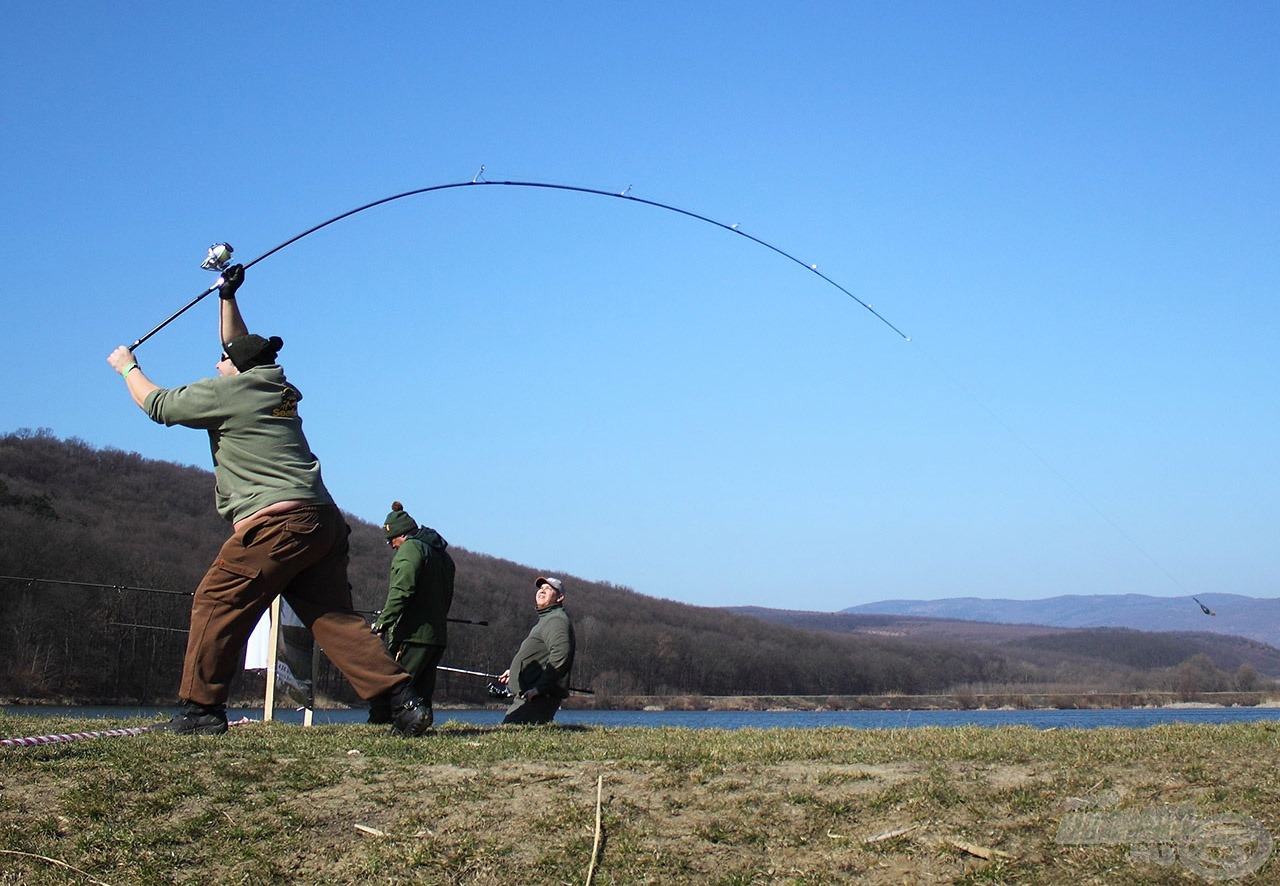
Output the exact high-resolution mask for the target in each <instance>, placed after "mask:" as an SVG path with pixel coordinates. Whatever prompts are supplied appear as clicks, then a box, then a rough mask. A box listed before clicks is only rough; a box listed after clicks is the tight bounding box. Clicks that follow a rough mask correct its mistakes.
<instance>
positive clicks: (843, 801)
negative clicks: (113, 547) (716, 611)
mask: <svg viewBox="0 0 1280 886" xmlns="http://www.w3.org/2000/svg"><path fill="white" fill-rule="evenodd" d="M120 725H136V723H122V722H112V723H107V724H105V726H102V727H97V728H109V727H111V726H120ZM83 728H85V724H84V722H83V721H65V720H64V721H58V720H51V719H35V718H26V717H23V718H14V717H5V716H3V715H0V735H10V736H11V735H26V734H34V733H37V732H57V731H63V730H70V729H83ZM1278 763H1280V727H1277V726H1276V725H1273V724H1270V723H1261V724H1247V725H1233V726H1188V725H1176V726H1160V727H1154V728H1151V729H1143V730H1122V729H1098V730H1083V731H1082V730H1063V731H1048V732H1044V731H1035V730H1032V729H1027V728H1021V727H1012V728H1000V729H983V728H978V727H960V728H946V729H943V728H924V729H907V730H855V729H812V730H781V729H778V730H737V731H720V730H681V729H641V728H627V729H604V728H571V727H562V726H561V727H549V728H533V729H527V728H526V729H500V728H475V727H468V726H462V725H460V724H453V725H446V726H445V727H444V728H442V729H441V730H439V731H438V732H437V733H436V734H434V735H432V736H429V737H427V738H424V739H421V740H417V741H404V740H398V739H393V738H391V737H388V736H386V735H384V734H383V733H382V731H381V730H378V729H375V728H374V727H369V726H325V727H318V728H313V729H309V730H304V729H302V728H300V727H296V726H288V725H285V724H266V725H264V724H255V725H251V726H245V727H237V728H236V729H233V730H232V731H231V733H230V734H228V735H227V736H223V737H195V738H186V737H174V736H165V735H161V734H146V735H141V736H136V737H121V738H107V739H96V740H88V741H80V742H75V743H71V744H65V745H49V746H41V747H32V748H16V749H4V750H0V852H3V853H4V854H3V855H0V883H24V884H55V883H56V884H66V883H73V882H75V883H82V882H83V883H87V882H92V881H94V880H96V881H100V882H103V883H109V884H113V886H116V884H125V883H130V884H131V883H148V884H150V883H211V882H212V883H276V882H280V883H284V882H291V883H292V882H315V883H319V882H324V883H329V884H345V883H403V882H418V883H442V884H444V883H476V884H490V883H493V884H499V883H501V884H506V883H512V884H515V883H520V884H530V883H538V884H543V883H583V882H585V878H586V875H587V871H588V868H589V866H590V864H591V860H592V858H593V853H595V854H596V856H597V862H596V866H595V869H594V870H593V872H592V875H593V883H594V884H596V886H601V884H620V883H627V884H633V883H654V884H658V883H662V884H667V883H681V882H699V883H708V884H747V883H795V884H802V883H803V884H816V883H848V882H860V883H872V884H875V883H904V882H905V883H923V884H929V883H962V884H964V883H1020V884H1021V883H1030V884H1036V883H1044V884H1050V883H1052V884H1060V883H1064V882H1070V883H1073V884H1090V883H1097V884H1103V883H1105V884H1117V883H1121V884H1123V883H1190V882H1203V881H1204V880H1205V879H1207V877H1206V873H1205V872H1206V871H1208V876H1213V875H1214V871H1215V870H1216V871H1217V872H1218V873H1222V872H1223V871H1226V872H1227V873H1243V874H1244V876H1243V877H1241V878H1240V879H1239V880H1238V882H1244V883H1249V882H1257V883H1262V882H1274V879H1273V878H1274V877H1275V876H1276V875H1275V870H1274V868H1275V864H1276V862H1274V861H1266V858H1265V857H1264V858H1263V859H1262V860H1263V861H1264V862H1265V863H1264V864H1262V865H1261V866H1260V867H1259V866H1258V864H1257V861H1258V859H1257V858H1253V859H1249V858H1246V857H1245V855H1247V853H1245V855H1241V850H1240V846H1239V845H1238V844H1239V843H1240V841H1241V839H1243V837H1242V836H1241V834H1240V827H1239V825H1240V823H1241V822H1246V823H1252V825H1251V826H1252V827H1253V831H1250V832H1249V833H1248V834H1245V836H1248V835H1249V834H1252V835H1253V836H1254V837H1257V835H1258V833H1263V834H1267V833H1273V832H1276V831H1277V828H1278V827H1280V821H1278V819H1277V815H1278V814H1277V812H1276V810H1277V809H1280V776H1278V775H1277V772H1280V766H1278V765H1277V764H1278ZM601 779H602V780H603V787H602V791H601V794H600V798H599V806H598V807H597V786H598V784H599V780H601ZM1164 810H1182V812H1181V813H1180V815H1181V817H1180V818H1176V822H1178V827H1180V828H1181V829H1182V830H1180V831H1178V832H1177V833H1174V832H1171V831H1167V832H1164V833H1154V834H1152V833H1147V832H1142V833H1139V831H1140V830H1141V828H1138V829H1137V830H1135V822H1136V823H1138V824H1141V823H1143V822H1144V821H1146V820H1147V818H1150V817H1151V816H1153V815H1157V814H1163V811H1164ZM597 813H598V814H599V816H600V820H599V829H598V833H599V845H597ZM1229 814H1230V815H1235V816H1237V817H1238V820H1237V821H1236V825H1235V830H1234V831H1233V830H1230V828H1231V826H1232V825H1231V822H1225V821H1224V819H1223V817H1224V816H1227V815H1229ZM1081 815H1094V816H1101V818H1100V819H1098V820H1101V821H1104V824H1106V823H1108V822H1109V824H1106V827H1111V831H1108V832H1106V833H1103V835H1102V836H1103V837H1104V838H1106V837H1107V836H1108V834H1109V835H1110V839H1109V840H1108V839H1102V840H1100V841H1098V842H1096V843H1090V844H1084V843H1080V842H1079V841H1076V842H1074V843H1071V842H1064V841H1062V840H1061V839H1059V837H1060V833H1059V828H1060V827H1061V826H1062V824H1063V822H1064V821H1076V822H1079V821H1082V820H1084V819H1079V818H1075V819H1072V818H1071V817H1072V816H1081ZM1108 816H1110V818H1108ZM1144 816H1146V818H1144ZM1215 822H1216V825H1215ZM1202 824H1203V827H1201V825H1202ZM1213 826H1216V827H1217V828H1218V831H1217V839H1218V843H1222V842H1224V841H1227V842H1230V841H1229V840H1228V839H1227V838H1230V839H1233V840H1235V843H1234V844H1232V845H1231V846H1225V847H1224V846H1219V845H1217V844H1214V843H1213V839H1211V838H1212V837H1213V833H1211V832H1210V831H1211V828H1212V827H1213ZM1198 827H1200V828H1201V830H1203V831H1204V833H1203V834H1202V833H1201V832H1200V831H1197V828H1198ZM1125 828H1128V830H1125ZM1149 830H1150V828H1148V831H1149ZM1104 831H1105V827H1104ZM1144 834H1145V835H1144ZM1206 835H1207V836H1206ZM1224 835H1225V836H1224ZM1197 841H1199V842H1197ZM1206 841H1208V842H1206ZM1206 846H1208V848H1206ZM1246 848H1247V847H1246ZM1263 848H1267V849H1268V852H1269V847H1263ZM1253 849H1254V851H1255V855H1256V854H1257V853H1258V851H1259V847H1257V846H1255V847H1253ZM1233 851H1234V852H1235V853H1236V854H1235V855H1232V854H1231V853H1232V852H1233ZM1214 865H1216V866H1217V867H1216V868H1215V867H1214ZM1231 865H1235V867H1234V868H1232V867H1231ZM1250 865H1252V868H1251V869H1250V870H1248V871H1245V868H1246V867H1248V866H1250ZM65 866H71V867H73V868H76V869H79V871H81V872H83V873H82V874H76V873H74V872H72V871H69V870H68V868H67V867H65ZM1197 866H1198V868H1197Z"/></svg>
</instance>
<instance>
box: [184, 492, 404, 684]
mask: <svg viewBox="0 0 1280 886" xmlns="http://www.w3.org/2000/svg"><path fill="white" fill-rule="evenodd" d="M350 532H351V530H350V528H349V527H348V526H347V523H346V520H344V519H343V518H342V513H341V512H340V511H339V510H338V508H337V507H336V506H334V505H319V504H318V505H306V506H304V507H300V508H296V509H294V510H291V511H287V512H286V513H283V514H271V515H267V516H263V517H260V518H258V517H251V518H250V519H249V522H248V523H246V524H245V525H243V526H241V528H240V529H239V530H238V531H237V532H236V533H235V534H234V535H232V536H231V538H229V539H227V540H226V542H225V543H224V544H223V545H222V550H221V551H219V552H218V558H217V559H216V560H214V561H213V565H212V566H210V567H209V571H208V572H207V573H205V576H204V579H203V580H201V582H200V586H199V587H198V588H196V595H195V600H194V601H193V602H192V604H191V633H190V634H189V635H188V637H187V655H186V659H185V661H184V662H183V669H182V689H181V692H180V697H181V698H183V699H185V700H187V701H193V702H196V703H197V704H204V705H211V704H225V703H226V701H227V697H228V695H229V694H230V692H231V678H232V677H233V676H234V675H235V673H236V671H238V670H239V669H240V668H242V667H243V666H244V650H245V644H246V643H247V642H248V640H249V634H251V633H252V632H253V628H254V625H256V624H257V623H258V620H259V619H260V618H261V617H262V613H264V612H266V610H267V609H268V607H270V605H271V601H272V600H274V599H275V598H276V595H277V594H283V595H284V599H285V601H286V602H287V603H288V604H289V605H290V606H291V607H292V608H293V611H294V612H296V613H297V614H298V617H299V618H300V619H302V623H303V624H304V625H306V627H307V629H308V630H309V631H311V634H312V636H314V637H315V639H316V643H318V644H319V645H320V648H321V649H323V650H324V654H325V655H327V656H328V657H329V660H330V661H332V662H333V663H334V664H335V665H337V667H338V670H340V671H342V673H343V675H344V676H345V677H346V678H347V680H349V681H350V682H351V685H352V686H353V687H354V688H355V690H356V692H357V693H359V695H360V697H361V698H363V699H366V700H368V699H372V698H376V697H377V696H379V695H382V694H383V693H385V692H389V691H391V690H392V689H395V688H398V687H399V686H400V685H401V684H403V683H405V682H407V681H408V680H409V674H408V672H406V671H405V670H404V668H402V667H400V665H398V664H396V663H395V662H394V661H393V660H392V659H391V657H390V656H389V655H387V650H386V648H385V647H384V646H383V644H382V640H381V639H379V638H378V637H377V636H376V635H375V634H373V633H372V632H371V631H370V630H369V626H368V625H367V624H366V623H365V620H364V618H363V617H362V616H360V615H359V614H358V613H356V612H355V611H354V610H353V608H352V603H351V586H350V584H348V582H347V557H348V547H347V536H348V535H349V534H350Z"/></svg>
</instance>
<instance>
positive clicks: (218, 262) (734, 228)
mask: <svg viewBox="0 0 1280 886" xmlns="http://www.w3.org/2000/svg"><path fill="white" fill-rule="evenodd" d="M483 174H484V167H483V166H481V167H480V172H478V173H477V174H476V177H475V178H473V179H471V180H470V181H463V182H450V183H448V184H442V185H430V186H428V187H425V188H415V189H414V190H412V191H404V192H403V193H400V194H392V195H391V196H390V197H383V198H382V199H380V200H374V201H373V202H372V203H366V204H364V205H363V206H357V207H356V208H355V209H350V210H347V211H346V212H343V213H341V214H340V215H335V216H334V217H333V218H331V219H327V220H326V221H323V222H321V223H320V224H318V225H315V226H313V227H310V228H307V229H306V230H305V231H303V232H302V233H300V234H296V235H294V236H293V237H290V238H289V239H288V240H285V241H284V242H283V243H281V244H279V245H278V246H274V247H272V248H271V249H268V250H267V251H266V252H264V253H262V255H260V256H258V257H257V258H255V259H253V260H251V261H248V262H245V263H244V267H245V269H246V270H248V269H249V268H251V267H253V266H254V265H256V264H257V263H258V262H260V261H262V260H263V259H265V258H268V257H270V256H272V255H275V254H276V253H277V252H279V251H280V250H282V249H284V248H285V247H287V246H290V245H292V244H294V243H297V242H298V241H299V240H301V239H302V238H303V237H306V236H308V235H310V234H314V233H315V232H316V231H319V230H320V229H321V228H327V227H328V226H329V225H331V224H334V223H335V222H340V221H342V220H343V219H345V218H350V217H351V216H353V215H358V214H359V213H361V212H364V211H365V210H366V209H372V208H374V207H375V206H381V205H383V204H384V203H391V202H393V201H395V200H403V199H404V198H406V197H416V196H418V195H419V194H429V193H431V192H433V191H447V190H452V189H456V188H539V189H542V190H548V191H561V192H568V193H575V194H591V195H594V196H598V197H612V198H613V199H615V200H625V201H627V202H630V203H640V204H643V205H645V206H652V207H653V208H655V209H664V210H666V211H668V212H674V213H677V214H679V215H683V216H686V217H688V218H692V219H695V220H697V221H701V222H705V223H707V224H709V225H715V226H716V227H717V228H722V229H724V230H726V231H728V232H729V233H731V234H737V235H738V236H739V237H746V238H747V239H748V240H750V241H751V242H753V243H756V244H758V245H760V246H763V247H765V248H766V249H769V250H771V251H773V252H775V253H777V254H778V255H780V256H782V257H783V258H786V259H789V260H790V261H793V262H795V263H796V264H798V265H799V266H800V267H802V268H804V269H805V270H806V271H809V272H810V273H812V274H815V275H817V276H818V277H820V278H822V279H823V280H824V281H826V282H827V283H829V284H830V285H832V286H834V287H835V288H836V289H838V290H840V291H841V292H843V293H844V294H845V295H847V296H848V297H849V298H851V299H853V300H854V301H856V302H857V303H858V304H860V305H861V306H862V307H863V308H865V309H866V310H867V311H869V312H870V313H871V314H872V316H874V317H875V318H876V319H877V320H879V321H880V322H881V323H883V324H884V325H885V326H887V327H889V328H890V329H892V330H893V331H894V332H895V333H896V334H897V335H898V337H900V338H902V339H903V340H904V341H908V342H909V341H911V338H910V337H909V336H908V335H907V334H906V333H904V332H903V331H902V330H901V329H899V328H898V327H896V326H894V325H893V324H892V323H890V322H889V320H888V319H886V318H885V317H884V316H883V315H881V314H880V313H879V312H878V311H876V310H875V308H873V307H872V306H871V305H869V304H867V303H866V302H865V301H863V300H862V299H860V298H858V297H857V296H856V295H854V294H853V293H852V292H850V291H849V290H848V289H846V288H845V287H844V286H841V285H840V284H839V283H837V282H836V281H835V280H833V279H831V278H830V277H828V276H827V275H826V274H824V273H822V272H821V271H819V270H818V266H817V265H816V264H810V263H806V262H803V261H801V260H800V259H798V258H796V257H795V256H794V255H792V254H791V253H790V252H787V251H785V250H783V249H780V248H779V247H777V246H774V245H773V244H772V243H768V242H766V241H765V240H762V239H760V238H759V237H756V236H754V235H753V234H748V233H747V232H746V231H744V230H742V229H741V227H739V225H737V224H732V225H729V224H725V223H724V222H720V221H716V220H715V219H713V218H709V217H707V216H705V215H701V214H699V213H697V212H693V211H691V210H688V209H681V208H680V207H678V206H672V205H671V204H669V203H661V202H659V201H657V200H646V199H645V198H643V197H636V196H634V195H633V194H632V193H631V187H630V186H628V187H627V188H626V189H625V190H623V191H621V192H614V191H605V190H600V189H598V188H584V187H579V186H577V185H562V184H556V183H554V182H536V181H487V180H486V179H483V178H481V176H482V175H483ZM233 251H234V250H233V249H232V248H231V245H230V244H229V243H215V244H213V245H212V246H210V247H209V252H208V255H206V256H205V259H204V261H202V262H201V263H200V267H202V268H204V269H205V270H209V271H217V272H218V273H219V276H218V280H217V282H216V283H214V284H213V285H212V286H210V287H208V288H207V289H205V290H204V291H203V292H201V293H200V294H199V295H197V296H196V297H195V298H193V299H192V300H191V301H189V302H187V303H186V304H185V305H183V306H182V307H181V308H179V309H178V310H177V311H175V312H174V313H173V314H171V315H169V317H167V318H166V319H165V320H164V321H163V322H162V323H160V324H159V325H158V326H156V327H155V328H154V329H152V330H151V331H150V332H148V333H147V334H146V335H144V336H142V337H141V338H139V339H138V340H137V341H135V342H134V343H133V344H131V345H129V350H130V351H132V350H134V349H136V348H137V347H138V346H139V345H141V344H142V343H143V342H145V341H146V340H147V339H149V338H151V337H152V336H153V335H155V334H156V333H157V332H159V331H160V330H161V329H164V328H165V327H166V326H168V325H169V324H170V323H172V322H173V321H174V320H176V319H178V317H180V316H182V315H183V314H184V313H186V312H187V311H188V310H190V309H191V308H192V307H194V306H195V305H196V304H197V303H198V302H199V301H200V300H201V299H203V298H204V297H205V296H207V295H209V294H210V293H212V292H217V291H218V289H219V288H220V287H221V286H222V284H223V278H222V276H221V272H222V271H224V270H226V269H227V268H228V267H229V266H230V265H231V255H232V252H233Z"/></svg>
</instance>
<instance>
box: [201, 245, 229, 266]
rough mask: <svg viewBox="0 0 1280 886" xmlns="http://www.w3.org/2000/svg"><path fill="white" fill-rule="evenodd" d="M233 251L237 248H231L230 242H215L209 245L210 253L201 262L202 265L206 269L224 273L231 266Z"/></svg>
mask: <svg viewBox="0 0 1280 886" xmlns="http://www.w3.org/2000/svg"><path fill="white" fill-rule="evenodd" d="M233 252H235V250H234V249H232V248H231V244H230V243H215V244H213V245H212V246H210V247H209V254H208V255H206V256H205V257H204V261H202V262H200V267H202V268H204V269H205V270H206V271H216V272H217V273H222V272H223V271H225V270H226V269H227V268H228V267H229V266H230V264H231V253H233Z"/></svg>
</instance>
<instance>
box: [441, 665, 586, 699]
mask: <svg viewBox="0 0 1280 886" xmlns="http://www.w3.org/2000/svg"><path fill="white" fill-rule="evenodd" d="M436 670H437V671H444V672H445V673H448V674H465V675H467V676H468V677H486V678H488V679H490V680H497V679H499V678H500V677H501V676H502V675H501V674H488V673H485V672H484V671H468V670H467V669H466V668H448V667H445V666H444V665H436ZM565 688H567V689H568V690H569V691H570V692H581V693H582V694H583V695H595V694H596V691H595V690H594V689H580V688H578V687H577V686H567V687H565Z"/></svg>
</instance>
